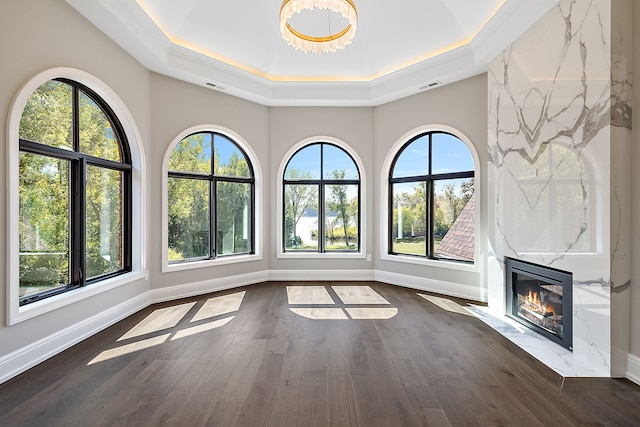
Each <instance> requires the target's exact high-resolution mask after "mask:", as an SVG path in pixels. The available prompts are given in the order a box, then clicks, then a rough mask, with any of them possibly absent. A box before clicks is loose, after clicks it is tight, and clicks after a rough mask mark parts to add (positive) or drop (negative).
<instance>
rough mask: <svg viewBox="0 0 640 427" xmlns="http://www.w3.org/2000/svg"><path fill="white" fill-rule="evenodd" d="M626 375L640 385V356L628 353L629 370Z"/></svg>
mask: <svg viewBox="0 0 640 427" xmlns="http://www.w3.org/2000/svg"><path fill="white" fill-rule="evenodd" d="M625 376H626V377H627V378H628V379H629V380H631V381H633V382H634V383H636V384H638V385H640V357H638V356H634V355H633V354H628V355H627V372H626V375H625Z"/></svg>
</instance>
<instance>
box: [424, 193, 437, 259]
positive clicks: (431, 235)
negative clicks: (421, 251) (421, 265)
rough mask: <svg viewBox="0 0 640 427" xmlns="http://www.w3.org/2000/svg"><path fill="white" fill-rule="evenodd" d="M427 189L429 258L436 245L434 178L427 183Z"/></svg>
mask: <svg viewBox="0 0 640 427" xmlns="http://www.w3.org/2000/svg"><path fill="white" fill-rule="evenodd" d="M425 184H426V185H425V187H426V188H425V190H426V193H427V194H426V196H427V200H426V202H427V207H428V212H427V218H426V220H427V224H426V229H427V233H426V234H427V236H428V237H427V238H426V239H425V241H426V244H427V258H433V256H434V255H433V254H434V250H433V248H434V245H435V235H434V234H435V231H434V216H435V215H434V208H435V202H434V199H435V197H434V193H433V190H434V184H433V181H432V180H429V181H427V182H426V183H425Z"/></svg>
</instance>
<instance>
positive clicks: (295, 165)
mask: <svg viewBox="0 0 640 427" xmlns="http://www.w3.org/2000/svg"><path fill="white" fill-rule="evenodd" d="M284 179H291V180H293V179H320V144H314V145H309V146H307V147H305V148H303V149H302V150H300V151H298V152H297V153H296V154H294V155H293V157H291V160H289V163H288V164H287V168H286V169H285V171H284Z"/></svg>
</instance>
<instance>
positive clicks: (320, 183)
mask: <svg viewBox="0 0 640 427" xmlns="http://www.w3.org/2000/svg"><path fill="white" fill-rule="evenodd" d="M315 145H320V178H319V179H297V180H291V179H287V178H286V177H285V175H286V173H287V168H288V167H289V163H290V162H291V160H292V159H293V158H294V157H295V156H296V155H297V154H298V153H300V152H301V151H302V150H305V149H307V148H310V147H312V146H315ZM325 145H331V146H333V147H335V148H337V149H339V150H340V151H342V152H344V153H345V154H346V155H347V156H349V158H350V159H351V161H352V162H353V164H354V165H355V167H356V170H357V171H358V179H325V178H324V146H325ZM361 176H362V174H361V173H360V168H359V167H358V163H357V162H356V161H355V159H354V158H353V156H352V155H351V154H350V153H349V152H348V151H347V150H345V149H344V148H342V147H340V146H339V145H337V144H333V143H331V142H326V141H317V142H312V143H310V144H306V145H304V146H303V147H300V148H299V149H297V150H296V151H295V153H293V154H292V155H291V157H289V159H288V160H287V164H286V165H285V167H284V171H283V176H282V236H281V239H282V252H283V253H287V245H286V237H287V236H285V228H286V227H285V219H286V208H287V206H286V203H285V201H286V198H285V191H286V190H285V189H286V186H287V185H315V186H317V188H318V205H319V206H318V209H317V212H318V250H315V251H313V250H295V251H294V250H290V251H288V253H332V254H333V253H360V252H361V242H362V229H361V222H362V220H361V219H362V203H361V200H362V186H361V179H360V177H361ZM329 185H357V187H358V247H357V248H356V249H355V250H331V251H328V252H327V251H326V242H325V240H326V239H325V230H324V228H325V227H324V220H322V221H320V218H324V217H325V187H326V186H329Z"/></svg>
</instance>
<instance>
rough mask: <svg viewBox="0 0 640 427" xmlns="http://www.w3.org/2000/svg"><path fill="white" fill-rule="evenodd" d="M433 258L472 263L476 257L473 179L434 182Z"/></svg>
mask: <svg viewBox="0 0 640 427" xmlns="http://www.w3.org/2000/svg"><path fill="white" fill-rule="evenodd" d="M433 223H434V224H433V227H434V234H435V236H434V255H435V256H436V257H440V258H448V259H455V260H459V261H473V259H474V254H475V231H476V222H475V198H474V197H473V179H451V180H446V181H436V182H434V218H433Z"/></svg>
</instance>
